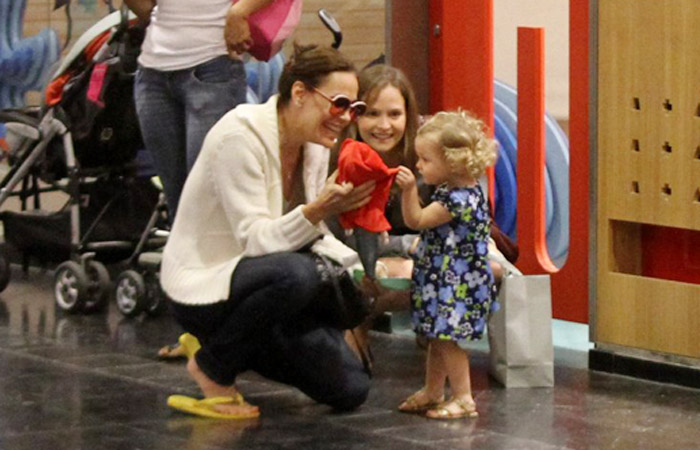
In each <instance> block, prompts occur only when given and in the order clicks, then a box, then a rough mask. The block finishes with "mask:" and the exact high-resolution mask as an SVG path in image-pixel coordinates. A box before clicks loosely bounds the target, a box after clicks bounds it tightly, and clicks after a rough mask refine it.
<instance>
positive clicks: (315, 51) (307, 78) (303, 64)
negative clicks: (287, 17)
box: [278, 42, 356, 105]
mask: <svg viewBox="0 0 700 450" xmlns="http://www.w3.org/2000/svg"><path fill="white" fill-rule="evenodd" d="M333 72H353V73H355V72H356V70H355V65H354V64H353V63H352V62H351V61H350V60H349V59H347V58H346V57H345V56H343V54H342V53H340V52H339V51H338V50H336V49H334V48H332V47H326V46H318V45H300V44H297V43H296V42H295V43H294V53H293V55H292V56H291V58H290V59H289V61H288V62H287V64H285V65H284V70H282V75H281V76H280V81H279V85H278V91H279V95H280V100H279V102H280V104H282V105H287V104H289V100H290V99H291V96H292V85H293V84H294V83H295V82H297V81H301V82H302V83H304V84H305V85H306V86H307V87H308V88H312V87H318V86H319V85H320V84H321V81H322V80H323V79H324V78H325V77H326V76H327V75H329V74H331V73H333Z"/></svg>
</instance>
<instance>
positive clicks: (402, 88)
mask: <svg viewBox="0 0 700 450" xmlns="http://www.w3.org/2000/svg"><path fill="white" fill-rule="evenodd" d="M359 82H360V89H359V91H358V94H357V96H358V98H359V99H360V100H362V101H364V102H365V103H367V105H368V106H371V105H372V103H373V102H374V101H375V100H376V99H377V97H378V96H379V93H380V92H381V91H382V89H384V88H385V87H387V86H393V87H395V88H396V89H398V90H399V92H400V93H401V96H402V97H403V99H404V102H405V107H406V129H405V131H404V135H403V137H402V138H401V140H400V141H399V143H398V145H397V146H396V148H395V149H392V152H393V151H400V152H401V154H402V159H403V165H405V166H406V167H408V168H409V169H411V170H414V169H415V166H416V152H415V150H414V147H413V145H414V142H415V139H416V132H417V131H418V105H417V104H416V96H415V94H414V93H413V87H412V86H411V82H410V81H408V78H406V75H404V73H403V72H402V71H401V70H399V69H397V68H395V67H391V66H387V65H385V64H377V65H374V66H370V67H367V68H365V69H363V70H362V71H361V72H360V75H359ZM353 128H354V130H352V131H354V133H355V135H356V136H357V138H358V139H359V133H358V132H357V126H356V125H353Z"/></svg>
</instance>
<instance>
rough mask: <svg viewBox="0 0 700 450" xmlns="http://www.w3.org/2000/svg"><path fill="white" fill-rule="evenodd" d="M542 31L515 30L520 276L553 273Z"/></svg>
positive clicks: (534, 29) (540, 29)
mask: <svg viewBox="0 0 700 450" xmlns="http://www.w3.org/2000/svg"><path fill="white" fill-rule="evenodd" d="M544 76H545V74H544V29H543V28H525V27H520V28H518V171H517V180H518V217H517V225H516V226H517V232H518V246H519V247H520V258H519V259H518V267H519V268H520V269H521V270H522V271H523V272H524V273H547V272H556V271H557V268H556V266H555V265H554V264H553V263H552V261H551V259H550V258H549V253H548V252H547V238H546V229H545V217H546V216H545V207H546V203H545V182H544V176H545V175H544V171H545V128H544V115H545V105H544V103H545V102H544Z"/></svg>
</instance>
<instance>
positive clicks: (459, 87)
mask: <svg viewBox="0 0 700 450" xmlns="http://www.w3.org/2000/svg"><path fill="white" fill-rule="evenodd" d="M428 16H429V17H428V18H429V22H430V28H429V30H430V31H429V32H430V40H429V45H428V50H429V61H430V102H429V104H430V113H431V114H434V113H436V112H438V111H444V110H454V109H457V108H462V109H464V110H467V111H470V112H472V113H474V114H476V115H477V116H478V117H479V118H480V119H481V120H483V121H484V123H485V124H486V126H487V127H488V128H489V130H490V133H491V136H493V0H430V10H429V12H428ZM487 177H488V180H489V193H488V194H489V198H494V197H495V186H496V183H495V182H494V171H493V169H489V170H488V172H487Z"/></svg>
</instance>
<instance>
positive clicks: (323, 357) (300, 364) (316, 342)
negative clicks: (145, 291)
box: [161, 46, 374, 418]
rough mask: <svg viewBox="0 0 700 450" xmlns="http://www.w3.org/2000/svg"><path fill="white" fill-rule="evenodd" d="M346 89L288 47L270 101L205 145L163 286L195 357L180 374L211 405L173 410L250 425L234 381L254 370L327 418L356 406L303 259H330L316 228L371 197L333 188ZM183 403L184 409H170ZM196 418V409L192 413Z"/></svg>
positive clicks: (361, 190) (219, 128) (363, 385)
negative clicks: (332, 159)
mask: <svg viewBox="0 0 700 450" xmlns="http://www.w3.org/2000/svg"><path fill="white" fill-rule="evenodd" d="M357 89H358V84H357V75H356V72H355V69H354V67H353V65H352V63H351V62H350V61H348V60H347V59H346V58H344V57H343V56H342V55H341V54H340V53H339V52H338V51H337V50H334V49H332V48H325V47H323V48H320V47H299V46H297V48H296V49H295V54H294V55H293V57H292V58H291V59H290V61H289V62H288V63H287V65H286V67H285V68H284V71H283V73H282V75H281V78H280V84H279V94H278V95H277V96H274V97H272V98H271V99H270V100H269V101H268V102H267V103H265V104H261V105H241V106H238V107H237V108H236V109H234V110H233V111H231V112H229V113H228V114H226V115H225V116H224V117H223V118H222V119H221V120H220V121H219V122H218V123H217V124H216V125H215V126H214V127H213V128H212V129H211V131H210V132H209V134H208V135H207V137H206V139H205V140H204V145H203V147H202V151H201V153H200V155H199V158H198V159H197V162H196V163H195V165H194V167H193V169H192V171H191V173H190V175H189V177H188V179H187V182H186V184H185V188H184V190H183V193H182V198H181V200H180V205H179V208H178V214H177V217H176V218H175V223H174V225H173V229H172V233H171V234H170V238H169V240H168V244H167V246H166V247H165V250H164V254H163V263H162V269H161V283H162V285H163V288H164V290H165V292H166V293H167V294H168V296H170V298H171V299H172V300H173V306H174V308H173V309H174V314H175V318H176V319H177V321H178V322H179V323H180V325H181V326H182V327H183V328H184V329H185V330H186V331H188V332H189V333H191V334H193V335H194V336H196V337H197V338H198V339H199V341H200V343H201V349H200V350H199V351H198V352H197V353H196V354H195V356H194V357H192V358H190V359H189V361H188V364H187V370H188V372H189V373H190V375H191V376H192V377H193V379H194V380H195V381H196V382H197V384H198V385H199V387H200V388H201V390H202V392H203V394H204V396H205V397H206V398H207V399H208V400H205V401H203V402H199V403H198V404H197V405H195V406H196V407H192V405H191V404H185V403H186V402H185V403H182V402H178V401H174V402H173V403H171V406H173V407H175V408H179V409H185V410H188V411H190V412H194V413H195V414H197V413H200V410H201V408H204V409H206V411H205V412H204V413H202V414H203V415H212V414H211V413H213V414H214V415H222V416H228V417H231V418H236V417H255V416H256V415H258V414H259V411H258V408H257V407H255V406H252V405H250V404H248V403H246V402H244V401H243V400H242V397H241V396H240V394H238V392H237V389H236V387H235V381H236V376H237V375H238V374H240V373H242V372H244V371H246V370H254V371H256V372H258V373H260V374H261V375H263V376H265V377H267V378H270V379H272V380H275V381H279V382H282V383H286V384H289V385H292V386H295V387H297V388H299V389H300V390H301V391H303V392H304V393H306V394H307V395H309V396H310V397H311V398H313V399H314V400H316V401H318V402H321V403H325V404H328V405H330V406H332V407H334V408H337V409H351V408H354V407H357V406H359V405H360V404H361V403H362V402H364V400H365V399H366V397H367V393H368V390H369V376H368V374H367V373H366V371H365V369H364V367H363V365H362V363H361V362H360V361H359V360H358V359H357V358H356V357H355V355H354V354H353V353H352V351H351V350H350V349H349V348H348V347H347V345H346V344H345V342H344V340H343V333H342V331H341V330H338V329H335V328H333V327H332V326H329V325H326V324H325V322H324V320H323V317H320V316H319V314H318V313H317V312H316V311H317V310H320V309H322V308H316V307H315V305H317V304H318V302H320V301H323V300H324V299H323V298H319V295H318V292H319V289H320V288H319V284H320V279H319V276H318V275H317V270H316V267H315V263H314V261H313V259H312V258H311V257H310V256H308V254H304V253H303V252H299V251H300V250H301V249H305V248H309V246H310V245H312V244H313V248H323V247H328V246H331V247H334V249H335V250H336V251H337V250H338V247H340V250H341V251H342V252H346V253H348V254H349V255H350V256H351V257H354V256H356V255H354V253H353V252H352V251H351V250H350V249H348V248H347V247H345V246H343V245H342V244H340V243H339V242H338V241H336V240H335V239H334V238H333V237H332V236H331V235H330V233H329V232H328V231H327V228H326V227H325V225H324V222H323V221H324V220H325V219H326V218H328V217H330V216H332V215H335V214H338V213H340V212H343V211H347V210H351V209H354V208H357V207H360V206H363V205H364V204H366V203H367V202H368V201H369V198H370V193H371V191H372V189H374V185H373V184H370V183H368V184H363V185H361V186H357V187H353V186H352V185H349V184H346V185H339V184H336V183H335V182H334V178H333V177H331V178H330V179H328V181H327V180H326V177H327V176H328V170H327V167H328V159H329V150H328V148H329V147H331V146H332V145H333V144H334V142H335V140H336V139H337V138H338V136H339V134H340V133H341V132H342V131H343V130H344V129H345V127H346V126H347V125H348V124H349V123H350V122H351V120H352V119H353V118H354V116H355V115H356V114H358V113H361V112H362V110H363V106H364V104H363V103H362V102H356V101H355V99H356V98H357ZM180 400H182V399H180ZM198 408H200V409H198Z"/></svg>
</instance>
